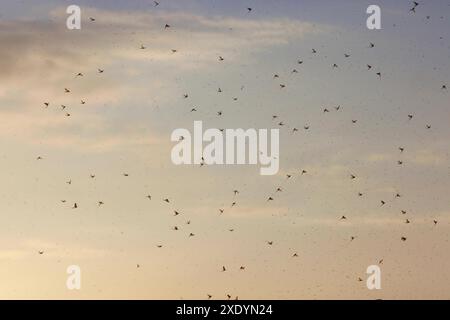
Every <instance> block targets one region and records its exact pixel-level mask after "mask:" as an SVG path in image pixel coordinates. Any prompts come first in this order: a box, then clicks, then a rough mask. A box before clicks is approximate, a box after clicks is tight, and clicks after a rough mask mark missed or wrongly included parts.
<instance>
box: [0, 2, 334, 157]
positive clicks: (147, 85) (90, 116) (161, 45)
mask: <svg viewBox="0 0 450 320" xmlns="http://www.w3.org/2000/svg"><path fill="white" fill-rule="evenodd" d="M89 16H93V17H95V18H96V21H95V22H91V21H89V20H88V19H87V17H89ZM82 17H83V23H82V30H68V29H66V26H65V20H66V18H67V14H66V13H65V7H60V8H58V9H55V10H54V11H52V12H51V13H50V20H33V21H31V20H15V21H8V20H4V21H1V22H0V42H1V43H2V46H1V47H0V69H2V73H1V74H0V104H1V105H2V110H1V111H0V117H1V119H2V120H1V122H2V123H3V124H4V125H3V126H2V127H1V128H0V133H1V134H2V135H3V136H9V137H12V138H15V139H22V140H23V141H27V142H28V143H37V144H42V143H43V142H44V139H42V138H43V137H45V139H46V140H45V142H44V144H47V145H52V146H55V147H77V146H78V147H79V148H80V149H81V150H87V149H90V150H95V149H97V150H98V149H101V150H102V148H100V146H102V147H103V149H111V148H114V147H122V146H124V145H126V144H131V145H132V144H138V145H139V144H142V143H147V142H148V141H149V139H146V138H142V137H139V136H138V134H137V133H136V130H134V129H133V124H132V123H131V122H130V121H132V119H127V121H126V122H125V121H124V123H127V124H126V125H123V123H119V122H117V121H113V120H111V119H110V118H109V116H110V115H111V114H116V115H117V113H114V112H116V111H117V110H113V108H115V107H118V106H119V107H121V108H122V112H123V110H124V108H125V106H130V105H133V104H138V103H141V104H142V102H143V101H145V100H146V99H152V98H154V97H157V99H158V101H157V102H158V104H163V105H168V104H170V103H173V102H174V101H176V99H178V98H179V97H178V95H174V91H173V89H174V83H173V82H174V81H173V79H176V78H177V77H181V76H183V75H187V74H189V73H190V72H198V70H199V69H201V68H209V70H210V71H211V72H214V70H215V68H218V64H219V62H218V61H217V59H218V56H219V55H221V56H223V57H225V59H226V62H229V61H233V60H239V61H240V62H241V63H243V62H244V63H251V62H252V60H253V59H254V54H255V53H257V52H262V51H263V50H265V49H267V48H269V47H272V46H279V45H283V44H287V43H289V42H290V41H294V40H298V39H301V38H303V37H305V36H307V35H310V34H315V33H319V32H323V31H324V30H325V29H326V28H325V27H323V28H322V27H319V26H317V25H313V24H312V23H309V22H302V21H298V20H291V19H284V18H283V19H275V18H274V19H264V20H256V19H248V18H242V19H239V18H232V17H223V16H213V17H207V16H202V15H196V14H191V13H185V12H167V11H162V10H159V11H148V12H113V11H108V10H100V9H96V8H86V7H83V12H82ZM166 23H169V24H170V25H171V26H172V27H171V28H170V29H168V30H164V25H165V24H166ZM141 44H144V45H145V46H146V47H147V48H146V49H145V50H141V49H139V48H140V46H141ZM171 49H177V50H178V52H177V53H175V54H174V53H172V52H171ZM97 68H102V69H105V70H106V71H105V73H104V74H101V75H99V74H98V73H97ZM78 72H82V73H83V74H84V76H83V77H76V74H77V73H78ZM175 85H176V84H175ZM66 87H68V88H70V90H71V93H70V94H66V93H65V92H64V88H66ZM180 95H181V92H180ZM80 100H85V101H87V104H86V105H83V106H81V105H80ZM44 102H50V107H49V108H48V109H44V108H43V106H44V105H43V103H44ZM62 104H64V105H66V106H67V107H68V108H67V110H64V111H61V110H60V109H59V108H60V105H62ZM96 109H97V110H99V112H98V113H96V111H95V110H96ZM108 110H112V111H111V112H110V111H108ZM66 112H69V113H71V115H72V116H71V117H70V118H66V117H65V113H66ZM113 125H114V126H116V127H115V128H112V126H113ZM88 130H92V131H91V133H92V136H90V137H89V139H87V137H86V136H84V137H83V134H80V133H82V132H87V131H88ZM144 131H145V130H144ZM51 132H53V133H55V135H54V136H51V135H50V133H51ZM150 134H151V133H150ZM140 135H141V136H142V135H144V133H142V132H141V133H140ZM147 136H148V135H147ZM152 136H153V138H152V139H150V140H153V141H154V142H155V141H156V140H157V139H158V137H157V135H155V134H153V135H152ZM124 137H128V138H124Z"/></svg>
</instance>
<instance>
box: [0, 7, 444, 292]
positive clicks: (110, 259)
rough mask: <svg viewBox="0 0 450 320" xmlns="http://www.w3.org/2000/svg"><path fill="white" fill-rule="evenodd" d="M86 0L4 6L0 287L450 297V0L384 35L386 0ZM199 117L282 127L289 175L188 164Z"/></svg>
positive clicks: (389, 19)
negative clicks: (185, 152) (180, 150)
mask: <svg viewBox="0 0 450 320" xmlns="http://www.w3.org/2000/svg"><path fill="white" fill-rule="evenodd" d="M69 4H72V3H66V1H53V0H46V1H42V2H40V3H39V4H38V3H37V2H35V1H23V2H17V1H5V0H2V1H0V9H1V15H0V165H1V168H2V170H0V180H1V181H2V183H1V184H0V298H1V299H36V298H38V299H206V298H207V295H208V294H210V295H212V297H213V299H226V297H227V294H229V295H231V296H232V297H233V298H234V297H236V296H238V297H239V299H378V298H382V299H449V298H450V277H449V273H448V270H450V243H449V234H450V233H449V232H450V215H449V214H450V206H449V190H450V179H449V177H450V176H449V174H450V171H449V168H450V161H449V152H450V147H449V137H450V126H449V125H448V124H449V120H450V91H449V90H448V89H446V88H447V87H449V86H450V59H449V58H450V51H449V49H450V14H449V13H450V6H449V4H448V1H432V2H431V1H430V2H427V3H420V5H419V6H418V7H417V8H416V12H415V13H413V12H410V9H411V7H412V5H413V4H412V2H410V1H395V4H394V3H392V1H380V2H379V6H380V8H381V12H382V13H381V17H382V29H381V30H368V29H367V28H366V18H367V16H368V15H367V14H366V8H367V7H368V6H369V5H370V4H372V3H369V2H367V1H350V0H348V1H293V0H292V1H288V0H286V1H270V0H265V1H256V0H252V1H250V0H249V1H194V0H188V1H168V0H166V1H165V0H161V1H159V5H157V6H155V5H154V3H153V1H137V0H136V1H124V2H123V3H121V4H118V3H116V2H111V1H78V3H77V4H78V5H79V6H80V7H81V12H82V27H81V30H68V29H67V28H66V18H67V16H68V15H67V14H66V7H67V5H69ZM249 7H250V8H252V10H251V11H250V12H249V11H248V9H247V8H249ZM90 17H93V18H94V19H95V21H92V20H91V19H90ZM166 24H169V25H170V28H164V26H165V25H166ZM371 43H372V44H373V47H372V46H371V45H370V44H371ZM142 47H143V48H144V49H142ZM346 55H347V56H346ZM220 57H222V58H223V59H221V58H220ZM299 62H300V63H299ZM334 64H336V66H335V67H333V65H334ZM368 65H369V66H370V68H369V67H368ZM98 69H101V70H104V71H103V72H101V73H100V72H99V71H98ZM79 73H81V74H82V75H78V74H79ZM377 73H379V75H377ZM281 84H282V85H284V87H281V86H280V85H281ZM65 88H67V89H69V91H70V92H65ZM219 88H220V89H221V90H220V91H221V92H218V89H219ZM185 94H187V95H188V97H187V98H185V97H184V95H185ZM82 101H83V102H84V103H82ZM45 103H48V107H47V106H46V105H45ZM63 106H64V107H63ZM338 106H339V108H338ZM193 108H195V109H196V111H193V112H192V109H193ZM325 109H326V110H328V111H329V112H324V110H325ZM219 112H220V115H219V114H218V113H219ZM67 114H70V116H68V115H67ZM409 115H411V116H412V117H411V118H410V117H409ZM273 116H276V118H274V117H273ZM195 120H201V121H203V126H204V127H205V128H223V129H226V128H230V129H234V128H244V129H246V128H255V129H271V128H277V129H280V170H279V172H278V174H277V175H274V176H262V175H260V174H259V168H260V166H259V165H223V166H218V165H212V166H199V165H191V166H189V165H181V166H176V165H174V164H173V163H172V161H171V158H170V154H171V149H172V147H173V146H174V145H175V143H173V142H171V140H170V135H171V133H172V131H173V130H175V129H177V128H187V129H189V130H192V128H193V122H194V121H195ZM280 122H281V123H282V125H280ZM294 128H295V129H296V130H294ZM305 128H308V129H305ZM399 148H404V149H403V151H401V150H400V149H399ZM38 157H39V159H38ZM399 161H400V162H399ZM303 170H305V172H303V173H302V171H303ZM125 173H126V174H127V176H125V175H124V174H125ZM352 175H354V176H355V178H354V179H352ZM288 176H289V177H290V178H288ZM68 182H70V184H69V183H68ZM277 188H281V189H282V191H278V192H277V191H276V190H277ZM234 190H238V191H239V192H238V193H237V194H235V193H234ZM148 195H150V196H151V199H149V198H148V197H147V196H148ZM268 197H272V198H273V201H267V199H268ZM164 199H169V203H167V202H165V201H164ZM63 201H64V202H63ZM382 201H383V202H382ZM99 202H102V204H101V205H99ZM75 203H76V204H77V208H76V209H74V208H73V206H74V204H75ZM233 203H235V205H232V204H233ZM220 209H223V213H221V212H220ZM174 211H177V212H179V213H180V214H179V215H174ZM342 216H345V217H346V219H341V217H342ZM175 226H176V227H177V228H178V230H174V227H175ZM191 233H192V234H194V236H189V235H190V234H191ZM402 237H405V238H406V241H402V239H401V238H402ZM268 242H273V243H272V245H269V244H268ZM159 246H161V247H159ZM39 252H41V253H42V254H39ZM69 265H78V266H80V268H81V274H82V288H81V290H68V289H67V287H66V279H67V277H68V275H67V273H66V269H67V267H68V266H69ZM370 265H379V266H380V268H381V274H382V280H381V285H382V288H381V289H380V290H368V289H367V287H366V282H365V280H366V279H367V276H368V275H367V274H366V269H367V267H368V266H370ZM241 266H242V267H245V268H244V270H241ZM223 267H225V269H226V271H225V272H223V271H222V270H223Z"/></svg>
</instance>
